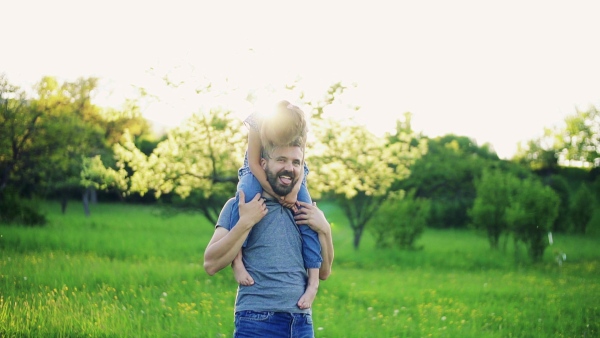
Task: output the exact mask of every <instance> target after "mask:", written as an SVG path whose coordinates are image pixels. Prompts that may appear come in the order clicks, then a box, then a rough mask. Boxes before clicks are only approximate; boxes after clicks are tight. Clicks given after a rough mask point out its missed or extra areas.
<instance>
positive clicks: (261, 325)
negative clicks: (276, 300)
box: [233, 311, 315, 338]
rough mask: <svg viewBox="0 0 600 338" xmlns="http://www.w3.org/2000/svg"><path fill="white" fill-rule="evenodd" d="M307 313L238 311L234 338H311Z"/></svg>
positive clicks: (310, 322)
mask: <svg viewBox="0 0 600 338" xmlns="http://www.w3.org/2000/svg"><path fill="white" fill-rule="evenodd" d="M314 336H315V335H314V330H313V322H312V316H311V315H310V314H308V313H287V312H263V311H261V312H257V311H240V312H236V313H235V331H234V332H233V337H234V338H313V337H314Z"/></svg>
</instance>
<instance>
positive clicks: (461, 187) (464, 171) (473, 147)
mask: <svg viewBox="0 0 600 338" xmlns="http://www.w3.org/2000/svg"><path fill="white" fill-rule="evenodd" d="M426 141H427V145H428V152H427V154H425V155H424V156H423V157H421V158H420V159H418V160H417V161H416V162H415V164H414V165H413V166H412V170H411V174H410V176H409V177H408V178H407V179H406V180H404V181H403V182H400V185H399V188H400V189H404V190H410V189H415V190H416V196H417V197H421V198H426V199H429V200H430V202H431V213H432V214H431V218H430V220H429V225H430V226H431V227H434V228H460V227H465V226H466V225H467V224H468V223H469V217H468V214H467V210H468V209H469V208H471V207H472V205H473V201H474V199H475V195H476V193H475V185H474V180H475V178H477V177H479V176H480V175H481V171H482V169H483V168H486V167H489V166H491V165H496V164H497V163H499V162H500V160H499V159H498V156H497V155H496V153H495V152H494V151H493V150H492V149H491V147H490V146H489V145H487V144H485V145H483V146H481V147H479V146H478V145H477V143H476V142H475V141H474V140H472V139H470V138H468V137H466V136H456V135H452V134H449V135H445V136H441V137H436V138H433V139H426Z"/></svg>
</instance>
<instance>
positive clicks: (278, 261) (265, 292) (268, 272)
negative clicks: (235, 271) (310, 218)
mask: <svg viewBox="0 0 600 338" xmlns="http://www.w3.org/2000/svg"><path fill="white" fill-rule="evenodd" d="M233 201H234V199H233V198H232V199H230V200H229V201H227V203H226V204H225V206H224V207H223V209H222V210H221V214H220V215H219V219H218V221H217V226H218V227H219V226H220V227H223V228H225V229H227V230H231V229H230V222H229V218H230V217H231V210H232V209H231V208H232V204H233ZM266 205H267V208H268V210H269V211H268V213H267V215H266V216H265V217H263V219H262V220H261V221H260V222H258V223H257V224H256V225H254V227H253V228H252V230H251V231H250V234H249V235H248V240H247V245H246V247H245V248H243V249H242V257H243V261H244V265H245V266H246V270H248V273H249V274H250V276H252V278H253V279H254V285H251V286H243V285H239V286H238V290H237V297H236V301H235V312H237V311H246V310H251V311H273V312H289V313H311V310H310V309H305V310H302V309H300V308H298V305H297V303H298V300H299V299H300V297H301V296H302V294H304V291H305V290H306V283H307V279H308V275H307V272H306V269H305V268H304V260H303V259H302V237H301V235H300V230H299V229H298V226H297V225H296V222H295V221H294V218H293V215H292V212H291V211H290V210H289V209H288V208H285V207H283V206H282V205H281V204H279V203H278V202H277V201H272V200H267V202H266Z"/></svg>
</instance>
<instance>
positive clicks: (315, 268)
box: [298, 176, 323, 309]
mask: <svg viewBox="0 0 600 338" xmlns="http://www.w3.org/2000/svg"><path fill="white" fill-rule="evenodd" d="M305 177H306V176H305ZM298 200H299V201H302V202H306V203H309V204H312V199H311V198H310V195H309V193H308V189H307V188H306V184H305V182H302V186H301V188H300V191H299V192H298ZM299 229H300V234H301V235H302V257H303V258H304V267H305V268H306V269H307V270H308V285H307V287H306V291H304V294H303V295H302V297H300V300H299V301H298V307H299V308H301V309H307V308H309V307H311V306H312V302H313V301H314V300H315V297H316V296H317V290H318V289H319V268H320V267H321V262H322V261H323V258H322V257H321V243H320V242H319V236H318V235H317V233H316V232H315V231H314V230H312V229H311V228H310V227H309V226H307V225H302V226H300V227H299Z"/></svg>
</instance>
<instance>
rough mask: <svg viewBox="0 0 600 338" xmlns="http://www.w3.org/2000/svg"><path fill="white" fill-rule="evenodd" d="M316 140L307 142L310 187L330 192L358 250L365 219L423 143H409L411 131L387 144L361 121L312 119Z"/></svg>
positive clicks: (404, 172) (403, 175) (402, 175)
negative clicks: (348, 224) (348, 223)
mask: <svg viewBox="0 0 600 338" xmlns="http://www.w3.org/2000/svg"><path fill="white" fill-rule="evenodd" d="M313 133H314V135H315V139H316V141H315V142H314V143H313V144H309V151H308V152H307V163H308V164H309V166H310V168H311V174H310V175H309V176H308V179H309V189H310V191H311V193H313V195H314V197H315V198H318V197H319V196H320V195H321V194H331V195H333V196H334V197H335V198H336V200H337V201H338V203H339V204H340V206H341V207H342V209H343V211H344V214H345V215H346V217H347V218H348V221H349V222H350V227H351V228H352V230H353V232H354V243H353V244H354V248H355V249H358V247H359V244H360V240H361V238H362V234H363V232H364V229H365V226H366V225H367V223H368V221H369V220H370V219H371V218H372V217H373V216H374V215H375V213H376V212H377V211H378V210H379V208H380V206H381V204H382V201H383V200H384V199H385V198H386V196H387V195H388V193H389V191H390V188H391V187H392V184H393V183H394V182H395V181H396V180H402V179H405V178H406V177H408V175H409V174H410V170H409V168H410V165H411V164H412V163H413V162H414V161H415V160H416V159H417V158H418V157H420V156H421V154H422V153H423V152H424V151H425V147H424V144H422V143H421V144H419V145H418V146H416V147H414V146H411V144H410V140H411V135H408V134H399V135H398V137H397V139H398V140H402V142H400V141H398V142H394V143H388V142H386V140H385V139H384V138H380V137H377V136H375V135H374V134H372V133H371V132H369V131H368V130H367V129H366V128H365V127H364V126H361V125H357V124H352V123H345V122H340V121H335V120H333V119H316V120H315V122H314V123H313Z"/></svg>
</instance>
